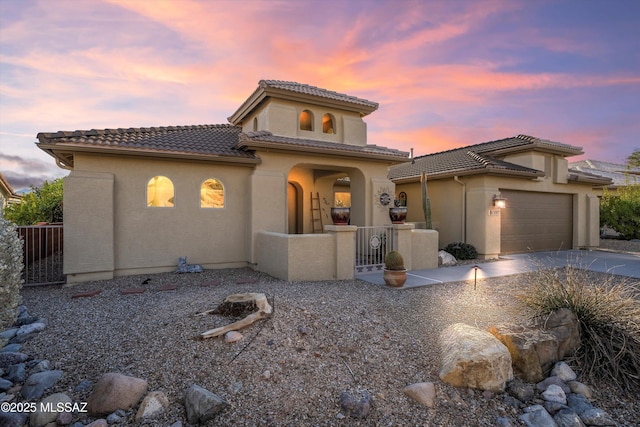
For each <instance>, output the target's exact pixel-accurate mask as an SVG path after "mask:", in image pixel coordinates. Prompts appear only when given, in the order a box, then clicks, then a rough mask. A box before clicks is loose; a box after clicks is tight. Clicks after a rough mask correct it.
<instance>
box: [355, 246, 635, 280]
mask: <svg viewBox="0 0 640 427" xmlns="http://www.w3.org/2000/svg"><path fill="white" fill-rule="evenodd" d="M565 265H572V266H574V267H577V268H581V269H586V270H590V271H597V272H601V273H611V274H616V275H620V276H627V277H631V278H633V279H640V256H638V255H633V254H628V253H620V252H608V251H599V250H595V251H585V250H569V251H553V252H534V253H528V254H517V255H506V256H503V257H500V260H499V261H494V262H485V263H480V264H478V267H479V269H478V271H477V278H478V280H480V279H482V278H486V277H500V276H509V275H512V274H520V273H527V272H530V271H535V270H539V269H540V268H542V267H547V268H551V267H562V266H565ZM474 273H476V272H475V269H474V265H460V266H454V267H440V268H433V269H429V270H412V271H408V272H407V282H406V283H405V284H404V288H414V287H418V286H427V285H432V284H435V283H448V282H459V281H463V280H473V278H474ZM356 278H357V279H360V280H364V281H366V282H370V283H375V284H378V285H384V284H385V283H384V280H383V279H382V273H381V272H380V273H371V274H363V275H358V276H356Z"/></svg>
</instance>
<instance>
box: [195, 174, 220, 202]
mask: <svg viewBox="0 0 640 427" xmlns="http://www.w3.org/2000/svg"><path fill="white" fill-rule="evenodd" d="M200 207H201V208H224V187H223V186H222V183H221V182H220V181H218V180H217V179H214V178H210V179H207V180H206V181H205V182H203V183H202V186H201V187H200Z"/></svg>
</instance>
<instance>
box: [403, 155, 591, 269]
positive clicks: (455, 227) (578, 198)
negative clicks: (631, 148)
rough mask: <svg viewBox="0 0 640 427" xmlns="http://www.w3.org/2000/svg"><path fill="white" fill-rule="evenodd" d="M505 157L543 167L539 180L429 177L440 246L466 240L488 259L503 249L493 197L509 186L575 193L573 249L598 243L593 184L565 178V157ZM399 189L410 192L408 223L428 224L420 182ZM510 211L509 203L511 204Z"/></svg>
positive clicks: (499, 211)
mask: <svg viewBox="0 0 640 427" xmlns="http://www.w3.org/2000/svg"><path fill="white" fill-rule="evenodd" d="M505 160H507V161H509V162H511V163H515V164H520V165H522V166H526V167H530V168H533V169H538V170H541V171H544V173H545V176H543V177H538V178H536V179H531V178H526V179H525V178H519V177H509V176H505V175H489V174H473V175H462V176H450V177H445V178H442V179H434V180H430V179H427V189H428V195H429V199H430V202H431V211H432V224H433V228H434V229H436V230H438V232H439V247H440V248H443V247H444V246H446V245H447V244H449V243H453V242H466V243H470V244H472V245H474V246H475V247H476V249H477V250H478V253H479V254H481V256H482V257H485V258H495V257H497V256H498V255H499V254H500V253H501V248H500V238H501V222H500V215H501V210H500V209H496V208H495V207H494V206H493V197H494V196H495V195H498V194H500V193H502V192H504V191H506V190H518V191H531V192H543V193H554V194H570V195H572V196H573V233H572V234H573V242H572V248H592V247H597V246H598V245H599V202H598V198H597V197H596V196H595V195H594V194H593V191H592V186H591V185H585V184H584V183H572V182H569V181H568V180H567V176H568V174H567V161H566V159H564V158H562V157H560V156H557V155H553V154H549V153H535V152H529V153H522V154H518V155H516V156H509V157H507V158H506V159H505ZM396 191H397V192H400V191H404V192H405V193H407V199H408V201H409V202H408V204H407V205H408V206H407V211H408V213H407V221H412V222H417V223H424V214H423V210H422V202H421V200H422V196H421V184H420V182H419V180H413V182H405V183H397V184H396ZM505 209H509V201H508V200H507V207H506V208H505Z"/></svg>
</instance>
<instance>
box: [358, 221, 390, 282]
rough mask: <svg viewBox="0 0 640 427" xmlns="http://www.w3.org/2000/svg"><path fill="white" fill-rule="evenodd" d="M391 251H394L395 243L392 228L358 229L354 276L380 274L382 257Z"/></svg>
mask: <svg viewBox="0 0 640 427" xmlns="http://www.w3.org/2000/svg"><path fill="white" fill-rule="evenodd" d="M393 249H396V242H395V239H394V237H393V228H392V226H390V225H381V226H373V227H358V230H357V231H356V266H355V273H356V275H358V274H368V273H375V272H382V270H383V268H384V256H385V255H386V253H387V252H388V251H391V250H393Z"/></svg>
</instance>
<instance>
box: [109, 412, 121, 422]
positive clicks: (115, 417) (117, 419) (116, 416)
mask: <svg viewBox="0 0 640 427" xmlns="http://www.w3.org/2000/svg"><path fill="white" fill-rule="evenodd" d="M120 422H122V416H121V415H120V414H118V413H116V412H113V413H111V414H109V415H107V424H109V425H111V424H119V423H120Z"/></svg>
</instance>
